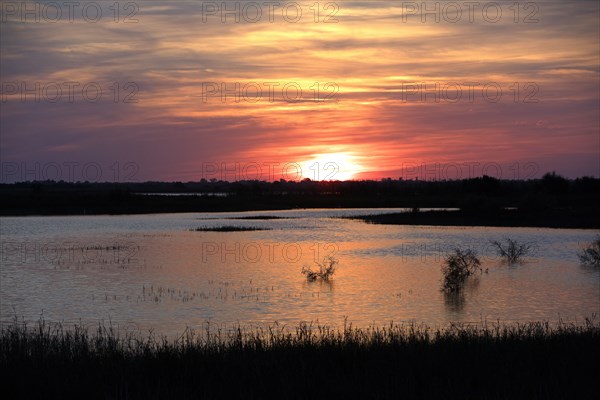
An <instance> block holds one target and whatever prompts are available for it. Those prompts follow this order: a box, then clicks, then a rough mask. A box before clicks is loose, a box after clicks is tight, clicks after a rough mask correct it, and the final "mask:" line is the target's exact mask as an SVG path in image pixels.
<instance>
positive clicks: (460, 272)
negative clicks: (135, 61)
mask: <svg viewBox="0 0 600 400" xmlns="http://www.w3.org/2000/svg"><path fill="white" fill-rule="evenodd" d="M477 271H479V272H482V269H481V261H479V258H477V254H476V253H475V252H474V251H473V250H470V249H467V250H462V249H459V248H457V249H454V251H453V252H452V253H451V254H449V255H448V256H447V257H446V259H445V260H444V264H443V265H442V273H443V274H444V280H443V283H442V290H443V291H445V292H447V293H456V292H458V291H460V290H461V289H462V287H463V285H464V284H465V282H466V280H467V278H468V277H469V276H471V275H473V274H475V273H476V272H477Z"/></svg>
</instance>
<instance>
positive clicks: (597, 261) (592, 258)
mask: <svg viewBox="0 0 600 400" xmlns="http://www.w3.org/2000/svg"><path fill="white" fill-rule="evenodd" d="M579 261H581V263H582V264H584V265H592V266H595V267H600V235H599V236H597V237H596V239H594V241H593V242H592V243H590V244H589V245H588V246H587V247H586V248H585V249H583V250H581V253H579Z"/></svg>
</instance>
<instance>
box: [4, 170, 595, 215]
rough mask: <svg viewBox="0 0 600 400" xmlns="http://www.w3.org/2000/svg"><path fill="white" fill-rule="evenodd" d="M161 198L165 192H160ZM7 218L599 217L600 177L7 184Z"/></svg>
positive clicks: (5, 212)
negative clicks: (276, 212) (509, 211)
mask: <svg viewBox="0 0 600 400" xmlns="http://www.w3.org/2000/svg"><path fill="white" fill-rule="evenodd" d="M166 193H169V194H179V195H170V196H169V195H167V196H165V195H164V194H166ZM159 194H160V195H159ZM0 195H1V197H2V206H1V208H0V214H2V215H27V214H129V213H159V212H205V211H244V210H268V209H291V208H321V207H327V208H338V207H373V208H381V207H409V208H427V207H446V208H460V209H461V210H474V211H479V210H485V211H493V210H498V209H501V208H505V207H515V208H518V209H519V210H521V211H523V212H525V211H527V212H532V213H547V212H552V211H557V210H570V211H577V212H586V213H587V212H595V213H597V211H596V209H597V208H598V207H597V206H596V205H597V204H600V179H597V178H591V177H583V178H577V179H573V180H571V179H565V178H563V177H561V176H560V175H557V174H555V173H549V174H546V175H544V176H543V177H542V178H540V179H533V180H527V181H521V180H499V179H495V178H492V177H488V176H483V177H478V178H472V179H463V180H450V181H422V180H403V179H390V178H388V179H382V180H378V181H375V180H364V181H326V182H324V181H311V180H309V179H305V180H303V181H285V180H280V181H275V182H265V181H237V182H227V181H218V180H214V179H213V180H210V181H207V180H204V179H203V180H201V181H197V182H140V183H131V182H130V183H90V182H77V183H71V182H62V181H61V182H54V181H43V182H41V181H36V182H22V183H13V184H1V185H0Z"/></svg>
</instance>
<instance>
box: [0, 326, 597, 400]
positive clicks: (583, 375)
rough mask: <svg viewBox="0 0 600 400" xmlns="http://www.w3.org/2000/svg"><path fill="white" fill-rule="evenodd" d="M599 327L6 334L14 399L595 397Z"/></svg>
mask: <svg viewBox="0 0 600 400" xmlns="http://www.w3.org/2000/svg"><path fill="white" fill-rule="evenodd" d="M599 339H600V325H599V324H598V323H597V322H594V321H593V320H586V322H585V323H584V324H583V325H572V324H564V323H559V324H558V325H555V326H552V325H550V324H548V323H547V322H533V323H526V324H512V325H503V324H500V323H497V324H496V323H494V324H487V323H482V324H480V325H456V324H454V325H449V326H447V327H445V328H440V329H433V328H430V327H428V326H425V325H417V324H400V325H398V324H392V323H390V325H388V326H383V327H369V328H366V329H359V328H355V327H353V326H352V325H351V324H344V326H343V328H341V329H333V328H331V327H327V326H322V325H319V324H308V323H306V324H300V325H298V326H296V327H287V326H284V325H278V324H275V325H271V326H268V327H264V328H251V329H244V328H243V327H241V326H238V327H234V328H232V329H214V328H212V327H211V326H209V325H207V328H206V330H205V331H204V332H195V331H192V330H187V331H186V332H184V333H183V334H182V335H181V336H180V337H179V338H176V339H173V340H167V339H166V338H163V337H156V335H154V334H152V333H150V334H149V335H148V336H147V337H143V336H142V335H141V334H139V333H132V332H120V331H119V330H118V329H116V328H114V327H112V326H108V327H105V326H102V325H99V326H97V327H95V328H93V329H88V328H85V327H83V326H74V327H72V328H70V329H66V328H65V327H63V326H62V325H60V324H49V323H46V322H44V321H40V322H39V323H38V325H37V326H33V327H29V326H27V325H26V324H24V323H18V322H16V321H15V322H14V323H12V324H8V325H3V326H2V329H1V333H0V366H1V368H2V371H3V378H4V382H5V383H4V384H3V393H5V394H6V395H7V396H8V398H31V397H36V398H37V397H41V396H43V397H46V398H48V397H55V396H61V397H62V398H65V397H77V396H83V397H86V398H167V397H168V398H173V397H177V398H205V397H208V398H284V397H285V398H325V397H332V396H333V397H335V398H340V397H343V398H398V397H399V396H403V397H412V398H415V397H418V398H486V399H505V398H544V399H546V398H548V399H552V398H594V396H595V395H597V394H598V386H597V385H595V384H594V382H595V379H596V374H597V372H598V367H597V360H598V357H599V356H600V354H599V353H600V352H599V346H598V341H599Z"/></svg>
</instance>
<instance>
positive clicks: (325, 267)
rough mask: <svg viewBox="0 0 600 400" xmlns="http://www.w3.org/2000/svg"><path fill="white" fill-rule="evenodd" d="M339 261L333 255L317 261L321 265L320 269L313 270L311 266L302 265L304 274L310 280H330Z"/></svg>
mask: <svg viewBox="0 0 600 400" xmlns="http://www.w3.org/2000/svg"><path fill="white" fill-rule="evenodd" d="M338 263H339V261H338V260H337V259H336V258H335V257H332V256H329V257H325V258H324V259H323V262H320V263H319V262H315V264H317V265H318V266H319V270H318V271H313V270H312V269H311V268H310V267H308V266H304V267H302V271H301V272H302V274H304V275H306V279H307V280H309V281H315V280H317V279H322V280H324V281H328V280H329V279H331V277H332V276H333V274H334V273H335V270H336V268H337V267H336V265H337V264H338Z"/></svg>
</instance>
